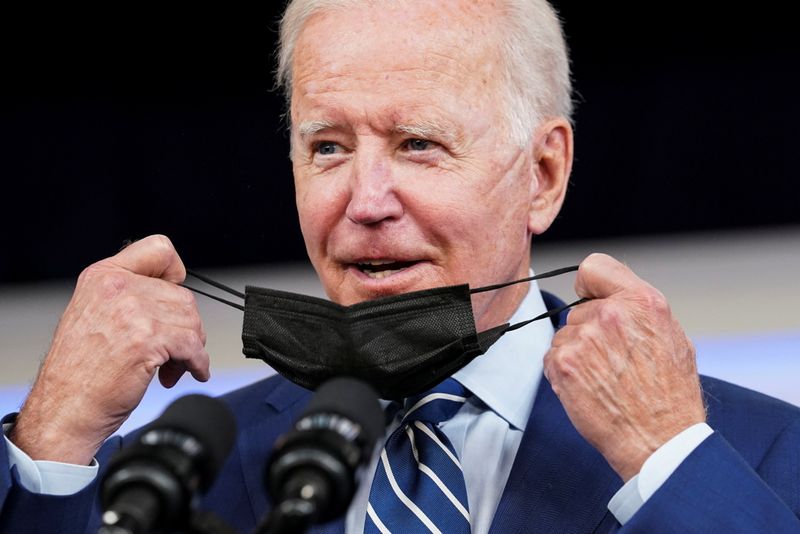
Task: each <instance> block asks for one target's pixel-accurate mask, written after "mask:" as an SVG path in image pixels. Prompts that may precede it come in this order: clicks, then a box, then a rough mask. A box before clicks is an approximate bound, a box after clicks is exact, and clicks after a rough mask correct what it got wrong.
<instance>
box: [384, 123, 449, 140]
mask: <svg viewBox="0 0 800 534" xmlns="http://www.w3.org/2000/svg"><path fill="white" fill-rule="evenodd" d="M393 130H394V131H395V132H398V133H404V134H407V135H413V136H415V137H421V138H423V139H442V140H443V141H446V142H448V143H450V144H455V143H456V142H457V141H458V137H459V136H458V135H456V133H455V128H452V127H450V126H447V125H445V124H443V123H440V122H436V121H420V122H414V123H410V124H397V125H395V127H394V128H393Z"/></svg>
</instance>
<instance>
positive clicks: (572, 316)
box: [567, 299, 606, 325]
mask: <svg viewBox="0 0 800 534" xmlns="http://www.w3.org/2000/svg"><path fill="white" fill-rule="evenodd" d="M604 302H606V301H605V300H604V299H601V300H587V301H586V302H581V303H580V304H578V305H577V306H574V307H572V308H570V310H569V313H568V314H567V324H568V325H579V324H583V323H586V322H588V321H590V320H591V319H593V318H594V317H596V315H597V313H598V310H599V309H600V307H601V306H602V305H603V303H604Z"/></svg>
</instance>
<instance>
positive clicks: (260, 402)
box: [219, 374, 311, 424]
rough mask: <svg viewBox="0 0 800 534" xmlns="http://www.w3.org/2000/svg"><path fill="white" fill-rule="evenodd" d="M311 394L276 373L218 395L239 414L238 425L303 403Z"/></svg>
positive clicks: (237, 416)
mask: <svg viewBox="0 0 800 534" xmlns="http://www.w3.org/2000/svg"><path fill="white" fill-rule="evenodd" d="M310 395H311V392H309V391H308V390H306V389H303V388H301V387H300V386H297V385H295V384H294V383H292V382H290V381H289V380H287V379H285V378H283V377H282V376H280V375H277V374H275V375H272V376H269V377H267V378H264V379H262V380H258V381H257V382H253V383H252V384H250V385H247V386H243V387H241V388H239V389H235V390H233V391H230V392H228V393H225V394H224V395H222V396H221V397H219V398H220V400H222V401H223V402H225V403H226V404H227V405H228V406H229V407H230V408H231V410H232V411H233V413H234V414H236V418H237V420H238V422H239V424H243V423H247V422H249V421H250V420H253V419H259V418H262V417H265V416H270V415H274V414H277V413H280V412H283V411H284V410H286V409H291V408H292V407H293V406H294V405H301V404H304V402H305V401H307V400H308V398H309V397H310Z"/></svg>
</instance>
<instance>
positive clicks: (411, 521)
mask: <svg viewBox="0 0 800 534" xmlns="http://www.w3.org/2000/svg"><path fill="white" fill-rule="evenodd" d="M466 396H467V392H466V390H465V389H464V387H463V386H462V385H461V384H459V383H458V382H456V381H455V380H454V379H452V378H448V379H447V380H445V381H444V382H442V383H441V384H439V385H438V386H436V387H435V388H434V389H432V390H430V391H428V392H426V393H424V394H422V395H420V396H418V397H413V398H410V399H408V401H407V402H406V406H408V411H407V412H406V415H405V417H403V420H402V421H401V423H400V426H399V427H398V428H397V430H395V431H394V432H393V433H392V435H391V436H389V439H388V440H387V441H386V445H385V446H384V448H383V450H382V451H381V459H380V462H378V469H377V471H376V472H375V478H374V480H373V481H372V488H371V490H370V494H369V503H368V505H367V518H366V521H365V525H364V532H365V533H369V534H372V533H378V532H380V533H383V534H386V533H388V532H396V533H402V534H413V533H416V532H436V533H439V532H441V533H445V534H451V533H452V534H458V533H468V532H470V520H469V506H468V503H467V488H466V486H465V484H464V473H463V471H462V469H461V463H460V462H459V461H458V457H457V456H456V453H455V450H454V449H453V445H452V444H451V443H450V440H449V439H447V436H445V435H444V433H443V432H441V431H440V430H439V428H438V424H439V423H440V422H442V421H447V420H448V419H450V418H451V417H453V416H454V415H455V413H456V412H457V411H458V410H459V409H460V408H461V406H463V404H464V401H465V400H466Z"/></svg>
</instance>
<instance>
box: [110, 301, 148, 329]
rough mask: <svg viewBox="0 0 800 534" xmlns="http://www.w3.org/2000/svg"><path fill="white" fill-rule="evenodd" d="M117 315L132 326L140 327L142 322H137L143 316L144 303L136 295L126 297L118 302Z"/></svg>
mask: <svg viewBox="0 0 800 534" xmlns="http://www.w3.org/2000/svg"><path fill="white" fill-rule="evenodd" d="M116 308H117V315H118V316H119V317H120V318H121V319H122V320H124V321H126V322H129V323H131V326H136V325H139V323H141V322H142V321H138V320H136V318H138V317H139V316H140V315H141V311H142V303H141V301H140V300H139V297H136V296H134V295H124V296H123V297H121V298H119V299H118V300H117V302H116Z"/></svg>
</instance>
